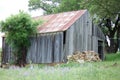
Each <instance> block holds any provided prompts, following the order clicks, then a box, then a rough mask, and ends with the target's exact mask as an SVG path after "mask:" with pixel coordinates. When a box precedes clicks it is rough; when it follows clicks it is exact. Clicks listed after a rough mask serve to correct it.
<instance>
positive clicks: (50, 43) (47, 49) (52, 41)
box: [2, 32, 64, 63]
mask: <svg viewBox="0 0 120 80" xmlns="http://www.w3.org/2000/svg"><path fill="white" fill-rule="evenodd" d="M30 42H31V46H30V48H29V50H28V53H27V63H30V62H32V63H53V62H62V61H63V56H64V54H63V32H56V33H46V34H37V35H36V36H35V37H31V38H30ZM3 47H4V48H3V49H4V50H3V51H4V52H3V55H2V63H9V62H10V60H13V58H11V57H12V55H11V54H12V51H11V48H10V47H9V46H8V45H7V44H6V43H5V40H3ZM14 58H15V57H14Z"/></svg>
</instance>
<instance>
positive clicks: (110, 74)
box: [0, 53, 120, 80]
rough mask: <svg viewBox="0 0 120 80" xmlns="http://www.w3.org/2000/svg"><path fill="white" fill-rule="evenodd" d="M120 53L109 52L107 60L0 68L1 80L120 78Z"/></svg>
mask: <svg viewBox="0 0 120 80" xmlns="http://www.w3.org/2000/svg"><path fill="white" fill-rule="evenodd" d="M119 57H120V53H118V54H109V55H108V54H107V55H106V59H105V61H102V62H94V63H82V64H79V63H75V62H71V63H68V64H61V65H57V66H54V67H50V66H45V65H35V66H33V68H30V67H29V66H28V67H25V68H18V69H0V80H119V79H120V76H119V75H120V58H119Z"/></svg>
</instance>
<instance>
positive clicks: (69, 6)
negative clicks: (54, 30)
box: [57, 0, 82, 12]
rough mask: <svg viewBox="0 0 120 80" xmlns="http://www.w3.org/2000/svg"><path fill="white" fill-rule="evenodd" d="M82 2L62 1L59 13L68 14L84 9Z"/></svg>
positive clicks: (78, 0)
mask: <svg viewBox="0 0 120 80" xmlns="http://www.w3.org/2000/svg"><path fill="white" fill-rule="evenodd" d="M80 3H81V0H62V1H61V3H60V5H59V7H58V9H57V11H58V12H66V11H74V10H79V9H82V7H81V5H80Z"/></svg>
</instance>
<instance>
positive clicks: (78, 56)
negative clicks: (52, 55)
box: [67, 51, 101, 63]
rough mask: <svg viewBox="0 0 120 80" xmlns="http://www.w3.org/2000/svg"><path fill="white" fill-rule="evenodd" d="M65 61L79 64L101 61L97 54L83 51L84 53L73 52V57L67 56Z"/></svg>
mask: <svg viewBox="0 0 120 80" xmlns="http://www.w3.org/2000/svg"><path fill="white" fill-rule="evenodd" d="M67 59H68V61H75V62H79V63H84V62H97V61H101V59H100V58H99V55H98V53H96V52H94V51H84V52H80V51H75V52H74V53H73V55H69V56H67Z"/></svg>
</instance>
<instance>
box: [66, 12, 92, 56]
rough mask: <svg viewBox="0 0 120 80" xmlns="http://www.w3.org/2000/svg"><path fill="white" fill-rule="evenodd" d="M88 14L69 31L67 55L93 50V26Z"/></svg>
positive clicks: (67, 35)
mask: <svg viewBox="0 0 120 80" xmlns="http://www.w3.org/2000/svg"><path fill="white" fill-rule="evenodd" d="M91 22H92V21H91V19H90V15H89V13H88V12H86V13H85V14H83V16H82V17H80V18H79V19H78V20H77V21H76V22H75V23H74V24H73V25H72V26H71V27H70V28H69V29H68V30H67V31H66V45H65V54H66V55H70V54H72V53H73V52H74V51H76V50H79V51H86V50H91V49H92V48H91V37H92V24H91Z"/></svg>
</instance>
